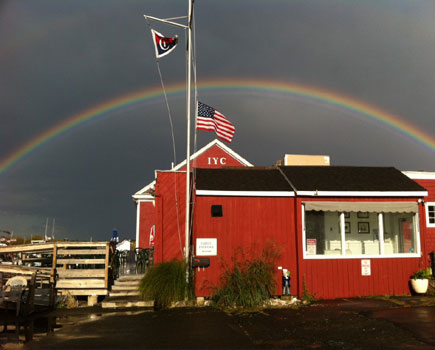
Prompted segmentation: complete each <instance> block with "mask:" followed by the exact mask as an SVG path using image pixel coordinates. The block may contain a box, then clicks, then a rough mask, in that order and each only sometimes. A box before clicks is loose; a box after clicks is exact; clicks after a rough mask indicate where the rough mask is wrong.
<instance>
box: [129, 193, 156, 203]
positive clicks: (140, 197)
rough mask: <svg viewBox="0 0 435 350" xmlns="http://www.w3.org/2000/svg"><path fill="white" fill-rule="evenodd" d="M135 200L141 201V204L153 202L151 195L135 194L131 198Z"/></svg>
mask: <svg viewBox="0 0 435 350" xmlns="http://www.w3.org/2000/svg"><path fill="white" fill-rule="evenodd" d="M132 197H133V199H135V200H137V201H138V200H141V201H143V202H152V201H154V196H153V195H152V194H135V195H133V196H132Z"/></svg>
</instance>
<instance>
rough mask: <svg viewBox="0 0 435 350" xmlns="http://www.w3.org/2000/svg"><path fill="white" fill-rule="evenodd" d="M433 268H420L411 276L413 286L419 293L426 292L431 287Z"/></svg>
mask: <svg viewBox="0 0 435 350" xmlns="http://www.w3.org/2000/svg"><path fill="white" fill-rule="evenodd" d="M431 275H432V272H431V268H430V267H428V268H427V269H424V270H418V271H417V272H415V273H414V274H413V275H412V276H411V286H412V288H413V289H414V291H415V292H416V293H418V294H424V293H426V292H427V289H428V287H429V278H430V277H431Z"/></svg>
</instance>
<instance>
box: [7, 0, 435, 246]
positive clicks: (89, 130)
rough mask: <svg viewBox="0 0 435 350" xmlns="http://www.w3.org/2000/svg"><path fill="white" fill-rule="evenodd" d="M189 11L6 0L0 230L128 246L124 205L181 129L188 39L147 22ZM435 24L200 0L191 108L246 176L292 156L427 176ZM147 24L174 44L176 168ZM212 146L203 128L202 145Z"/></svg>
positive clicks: (158, 5)
mask: <svg viewBox="0 0 435 350" xmlns="http://www.w3.org/2000/svg"><path fill="white" fill-rule="evenodd" d="M187 9H188V1H187V0H185V1H181V0H122V1H121V0H62V1H58V0H38V1H34V0H13V1H12V0H10V1H8V0H0V43H1V44H0V45H1V46H0V230H8V231H13V232H14V235H17V236H26V237H30V235H40V234H44V232H45V228H46V220H47V219H48V222H49V226H48V233H51V232H52V230H53V225H52V224H53V219H54V220H55V226H54V235H55V237H56V238H60V239H62V238H66V239H73V240H89V239H91V238H92V239H93V240H107V239H110V237H111V234H112V229H113V228H115V227H116V228H117V229H118V232H119V235H120V238H121V239H124V238H129V239H134V238H135V230H136V228H135V225H136V209H135V204H134V202H133V200H132V197H131V196H132V195H133V194H134V193H135V192H137V191H138V190H140V189H141V188H142V187H144V186H145V185H147V184H148V183H150V182H151V181H153V180H154V170H155V169H161V170H166V169H169V168H170V167H171V163H172V162H174V160H175V162H176V163H178V162H181V161H182V160H184V159H185V157H186V136H185V135H186V130H187V129H186V128H187V126H186V112H185V110H186V107H185V93H184V92H183V91H182V90H176V89H175V88H174V86H175V87H183V84H185V79H186V52H185V40H186V38H185V33H184V31H183V30H182V29H179V28H176V27H172V26H166V25H162V24H160V23H156V22H150V23H149V24H148V23H147V22H146V21H145V19H144V17H143V15H144V14H148V15H152V16H156V17H160V18H168V17H176V16H185V15H187ZM434 18H435V2H434V1H432V0H427V1H424V0H418V1H411V0H365V1H349V0H324V1H318V0H267V1H260V0H231V1H229V0H219V1H216V0H214V1H213V0H196V2H195V29H196V31H195V33H196V35H195V44H196V46H195V47H196V71H197V80H198V86H199V98H200V100H201V101H202V102H204V103H206V104H208V105H211V106H213V107H215V108H216V109H218V110H219V111H220V112H222V113H223V114H225V116H226V117H227V118H228V119H229V120H230V121H231V122H232V123H233V124H234V125H235V126H236V134H235V136H234V139H233V141H232V142H231V144H227V145H228V146H229V147H230V148H232V149H233V150H234V151H235V152H237V153H238V154H240V155H241V156H242V157H244V158H245V159H247V160H248V161H250V162H251V163H253V164H254V165H260V166H263V165H272V164H274V163H275V162H276V160H278V159H280V158H281V157H282V156H283V155H284V154H286V153H291V154H321V155H329V156H330V157H331V163H332V164H333V165H355V166H394V167H396V168H398V169H400V170H426V171H435V152H434V151H435V150H434V135H435V117H434V110H435V98H434V91H435V70H434V69H433V67H434V64H433V62H434V60H435V21H434V20H433V19H434ZM149 25H151V26H152V27H153V28H154V29H156V30H158V31H159V32H161V33H162V34H164V35H166V36H174V35H178V36H179V38H180V41H179V45H178V46H177V48H176V49H175V50H174V51H173V52H172V53H171V54H170V55H168V56H166V57H164V58H162V59H161V60H160V69H161V73H162V78H163V81H164V84H165V86H166V87H167V88H168V89H169V90H168V92H169V96H168V101H169V106H170V109H171V116H172V120H173V124H174V137H175V149H176V154H175V159H174V152H173V144H172V136H171V128H170V122H169V117H168V112H167V110H166V104H165V101H164V99H163V96H162V93H161V92H162V90H161V86H160V78H159V73H158V70H157V64H156V59H155V55H154V47H153V43H152V38H151V34H150V30H149V28H150V27H149ZM222 81H224V82H225V84H223V83H222ZM206 84H208V86H209V88H208V89H205V88H204V87H205V86H206ZM201 86H202V87H203V88H201ZM153 92H154V93H157V95H156V96H154V95H152V93H153ZM134 96H140V98H138V99H137V101H136V103H132V102H131V103H127V104H126V105H125V106H123V107H122V106H121V102H123V101H124V102H126V101H132V100H131V99H132V98H133V97H134ZM153 96H154V97H153ZM151 97H153V98H151ZM129 98H130V100H129ZM104 106H106V107H107V106H109V107H113V108H112V109H110V108H109V109H108V110H107V111H106V112H104V113H102V114H101V115H97V114H98V113H97V112H98V111H103V110H104V108H103V107H104ZM116 107H118V108H116ZM357 107H359V108H357ZM86 116H88V118H86ZM80 117H82V120H83V123H81V124H78V125H75V126H74V125H73V126H71V127H66V126H65V125H67V124H66V123H67V122H68V121H69V120H74V118H75V120H77V119H80ZM388 121H389V122H388ZM62 125H63V126H64V131H63V132H60V133H58V134H56V133H55V132H54V131H53V130H55V128H56V127H58V129H59V130H60V129H61V127H62ZM50 131H51V134H50ZM192 131H193V130H192ZM50 135H51V136H53V137H49V136H50ZM214 138H215V136H214V134H213V133H210V132H204V131H200V132H199V133H198V135H197V145H196V147H197V148H198V149H199V148H201V147H203V146H204V145H206V144H207V143H209V142H210V141H211V140H213V139H214ZM37 140H39V141H40V143H38V141H37ZM29 145H33V146H32V147H30V148H29V150H28V152H27V151H26V152H24V151H23V150H24V148H23V147H26V146H29ZM193 150H194V146H193V145H192V151H193ZM24 153H25V154H24ZM13 157H15V158H13ZM8 159H9V160H11V159H15V160H13V161H12V162H9V163H7V160H8Z"/></svg>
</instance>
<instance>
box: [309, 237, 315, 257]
mask: <svg viewBox="0 0 435 350" xmlns="http://www.w3.org/2000/svg"><path fill="white" fill-rule="evenodd" d="M316 253H317V239H315V238H309V239H307V254H308V255H316Z"/></svg>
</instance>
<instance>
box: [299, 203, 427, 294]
mask: <svg viewBox="0 0 435 350" xmlns="http://www.w3.org/2000/svg"><path fill="white" fill-rule="evenodd" d="M316 200H317V201H352V202H356V201H388V202H393V201H412V202H417V198H325V197H322V198H312V197H310V198H298V199H297V215H298V218H299V220H298V233H297V236H298V238H299V240H298V248H299V252H300V257H301V258H300V260H299V262H300V264H299V266H298V271H299V273H298V276H299V281H298V282H299V295H302V292H303V284H304V281H305V284H306V288H307V290H308V292H309V293H310V294H312V295H314V296H315V297H316V298H320V299H332V298H344V297H358V296H370V295H384V294H409V293H410V289H409V286H408V281H409V277H410V276H411V275H412V273H414V272H415V271H417V270H418V269H420V268H423V267H426V266H427V265H426V264H425V261H424V260H425V259H424V258H369V260H370V263H371V276H362V275H361V260H363V258H353V259H320V260H317V259H306V260H304V259H303V254H302V252H303V242H302V238H303V235H302V222H301V220H300V218H301V217H302V208H301V205H302V202H303V201H316ZM419 210H420V211H421V210H422V207H421V206H420V209H419ZM420 237H421V241H422V242H423V241H424V233H423V232H421V236H420ZM421 246H422V249H424V247H423V243H422V244H421ZM422 255H423V257H424V256H425V252H424V250H423V253H422Z"/></svg>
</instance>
